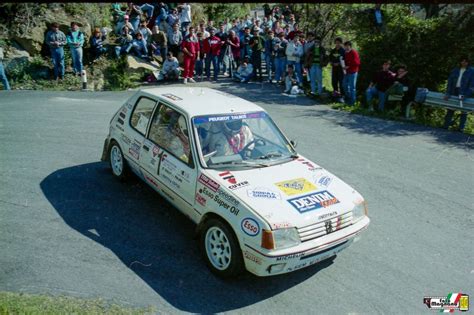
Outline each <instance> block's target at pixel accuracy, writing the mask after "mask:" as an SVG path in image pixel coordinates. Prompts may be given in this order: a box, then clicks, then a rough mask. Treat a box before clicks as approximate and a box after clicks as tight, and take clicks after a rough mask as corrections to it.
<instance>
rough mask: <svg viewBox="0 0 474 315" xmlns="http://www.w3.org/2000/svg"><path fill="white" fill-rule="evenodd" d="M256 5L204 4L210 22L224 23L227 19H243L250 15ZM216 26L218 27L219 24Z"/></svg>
mask: <svg viewBox="0 0 474 315" xmlns="http://www.w3.org/2000/svg"><path fill="white" fill-rule="evenodd" d="M255 6H256V5H255V4H253V5H252V4H250V3H244V4H242V3H206V4H203V7H204V13H205V14H207V16H208V18H209V19H210V20H213V21H216V22H222V21H223V20H224V19H225V18H229V20H231V19H233V18H236V17H240V18H241V17H243V16H245V15H247V14H250V10H251V9H252V8H254V7H255ZM214 25H216V26H217V23H215V24H214Z"/></svg>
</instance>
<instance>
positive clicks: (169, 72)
mask: <svg viewBox="0 0 474 315" xmlns="http://www.w3.org/2000/svg"><path fill="white" fill-rule="evenodd" d="M180 72H181V71H180V68H179V62H178V59H176V57H174V56H173V53H172V52H171V51H169V52H168V54H167V55H166V60H165V62H163V67H162V68H161V74H162V75H163V78H164V79H165V80H177V79H178V78H179V75H180Z"/></svg>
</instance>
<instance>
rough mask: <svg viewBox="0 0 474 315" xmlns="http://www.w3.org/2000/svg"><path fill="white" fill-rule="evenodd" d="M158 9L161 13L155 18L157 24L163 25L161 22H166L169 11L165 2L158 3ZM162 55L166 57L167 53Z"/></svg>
mask: <svg viewBox="0 0 474 315" xmlns="http://www.w3.org/2000/svg"><path fill="white" fill-rule="evenodd" d="M158 10H159V13H158V16H157V17H156V19H155V25H158V26H160V27H161V23H162V22H166V19H167V18H168V11H167V10H166V6H165V4H164V3H163V2H160V4H159V5H158ZM162 57H163V59H164V58H165V57H166V55H163V56H162Z"/></svg>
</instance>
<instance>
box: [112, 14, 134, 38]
mask: <svg viewBox="0 0 474 315" xmlns="http://www.w3.org/2000/svg"><path fill="white" fill-rule="evenodd" d="M125 26H126V27H128V30H129V31H130V33H133V32H134V28H133V25H132V23H130V18H129V17H128V15H124V16H123V20H121V21H120V22H118V23H117V27H116V29H115V33H117V34H119V35H122V34H123V29H124V28H125Z"/></svg>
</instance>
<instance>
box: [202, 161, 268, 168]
mask: <svg viewBox="0 0 474 315" xmlns="http://www.w3.org/2000/svg"><path fill="white" fill-rule="evenodd" d="M215 166H217V167H215ZM229 166H244V167H256V166H260V167H267V166H269V165H267V164H264V163H259V162H256V163H255V162H250V161H229V162H221V163H215V164H212V165H209V167H210V168H221V167H229Z"/></svg>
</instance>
